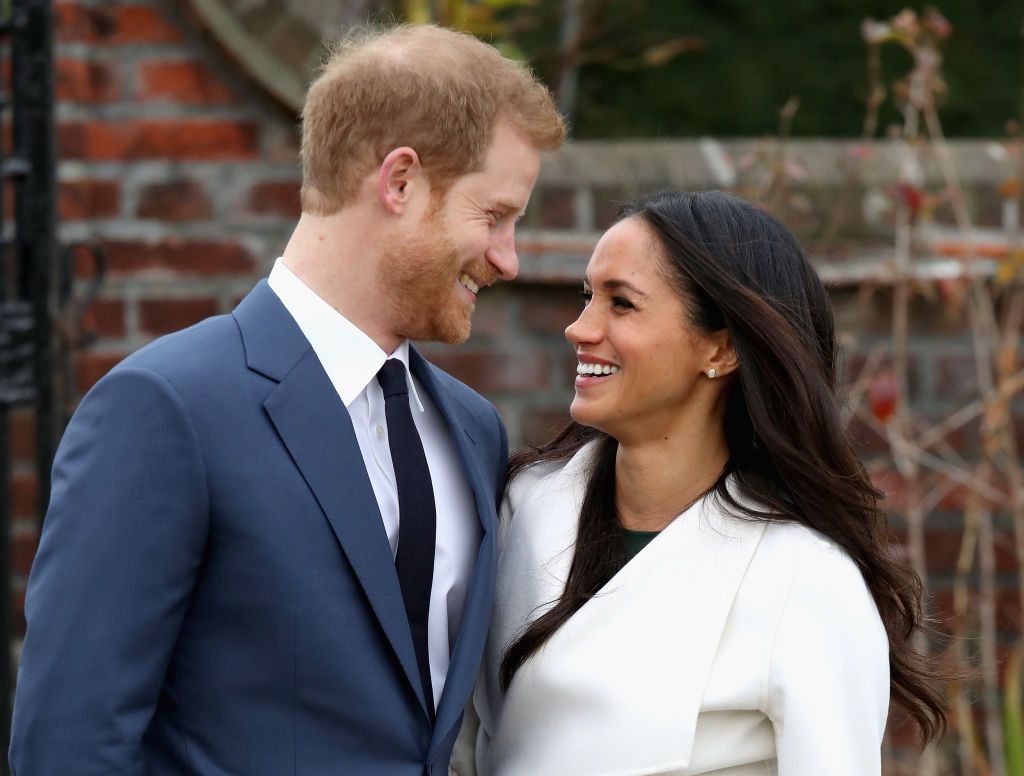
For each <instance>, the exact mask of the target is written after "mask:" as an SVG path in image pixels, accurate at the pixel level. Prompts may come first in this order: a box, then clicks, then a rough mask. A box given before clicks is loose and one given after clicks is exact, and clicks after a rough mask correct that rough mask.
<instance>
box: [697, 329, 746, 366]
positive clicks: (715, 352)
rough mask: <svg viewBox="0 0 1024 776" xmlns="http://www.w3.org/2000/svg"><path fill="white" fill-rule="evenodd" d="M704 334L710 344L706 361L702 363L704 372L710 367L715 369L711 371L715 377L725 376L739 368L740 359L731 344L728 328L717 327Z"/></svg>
mask: <svg viewBox="0 0 1024 776" xmlns="http://www.w3.org/2000/svg"><path fill="white" fill-rule="evenodd" d="M706 336H707V339H708V344H709V346H710V348H709V350H710V354H709V356H708V358H707V363H706V364H705V365H704V372H705V374H706V373H707V372H708V370H711V369H714V370H715V371H714V372H713V374H714V375H715V377H725V375H728V374H732V373H733V372H735V371H736V370H737V369H738V368H739V365H740V360H739V358H738V357H737V356H736V350H735V349H734V348H733V346H732V338H731V337H730V336H729V330H728V329H719V330H718V331H716V332H712V333H711V334H709V335H706Z"/></svg>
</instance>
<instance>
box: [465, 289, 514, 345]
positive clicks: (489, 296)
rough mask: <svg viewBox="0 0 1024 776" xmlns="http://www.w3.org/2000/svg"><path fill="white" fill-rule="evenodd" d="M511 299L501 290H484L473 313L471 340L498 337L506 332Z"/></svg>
mask: <svg viewBox="0 0 1024 776" xmlns="http://www.w3.org/2000/svg"><path fill="white" fill-rule="evenodd" d="M511 301H512V300H511V298H510V297H509V296H508V295H506V294H505V293H503V291H502V289H501V288H500V287H499V288H498V289H485V290H484V291H483V292H481V296H480V298H479V299H477V302H476V309H475V310H474V311H473V339H474V341H476V340H479V339H487V338H492V337H499V336H501V335H502V334H505V333H506V332H507V331H508V326H509V314H508V306H509V304H510V303H511Z"/></svg>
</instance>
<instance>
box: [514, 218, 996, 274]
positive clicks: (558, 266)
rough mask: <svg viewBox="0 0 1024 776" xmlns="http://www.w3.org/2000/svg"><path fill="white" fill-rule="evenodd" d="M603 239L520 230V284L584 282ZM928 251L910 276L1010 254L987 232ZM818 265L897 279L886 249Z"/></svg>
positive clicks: (959, 270)
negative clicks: (594, 254) (967, 242)
mask: <svg viewBox="0 0 1024 776" xmlns="http://www.w3.org/2000/svg"><path fill="white" fill-rule="evenodd" d="M599 237H600V233H599V232H589V233H581V232H563V233H558V232H536V231H526V230H523V231H521V232H520V234H519V237H518V239H517V241H516V249H517V252H518V254H519V276H518V280H519V281H521V282H526V283H548V284H556V285H576V284H578V283H580V282H581V281H582V279H583V274H584V272H585V270H586V266H587V262H588V261H589V259H590V254H591V253H592V252H593V250H594V246H595V245H596V244H597V241H598V239H599ZM930 247H931V249H930V250H929V251H928V252H927V253H921V254H919V255H916V256H915V257H914V259H913V262H912V263H911V267H910V270H909V272H908V273H907V276H908V277H909V278H912V279H914V280H946V279H957V278H967V277H973V276H981V277H985V278H988V277H992V276H994V274H995V272H996V271H997V269H998V267H999V262H1000V261H1001V260H1002V259H1004V258H1005V257H1006V256H1007V255H1008V253H1009V251H1010V249H1009V247H1008V246H1007V245H1006V243H1005V242H1003V241H1001V240H1000V239H999V236H998V235H997V234H993V233H991V232H988V231H985V232H981V233H979V235H978V236H977V238H976V240H975V242H974V243H973V246H972V247H968V245H967V244H966V243H965V242H964V241H962V240H957V239H956V238H954V237H952V236H948V237H944V238H943V239H937V240H933V241H932V243H931V246H930ZM968 256H970V258H968ZM814 264H815V267H816V269H817V270H818V274H819V275H820V276H821V279H822V280H823V281H825V282H826V283H828V284H830V285H838V286H843V285H857V284H860V283H865V282H876V283H882V284H889V283H892V282H894V281H895V280H896V279H897V277H898V274H897V272H896V267H895V263H894V257H893V254H892V253H891V252H887V251H884V250H875V251H871V252H860V253H856V254H851V255H849V256H845V257H843V258H835V257H829V258H822V259H818V260H815V261H814Z"/></svg>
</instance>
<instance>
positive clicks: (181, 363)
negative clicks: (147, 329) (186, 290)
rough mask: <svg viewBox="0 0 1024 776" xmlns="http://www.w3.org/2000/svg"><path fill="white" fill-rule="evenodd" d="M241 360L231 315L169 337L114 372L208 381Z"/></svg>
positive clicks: (201, 323) (202, 322)
mask: <svg viewBox="0 0 1024 776" xmlns="http://www.w3.org/2000/svg"><path fill="white" fill-rule="evenodd" d="M232 356H237V357H241V358H242V359H243V362H244V351H243V349H242V343H241V338H240V336H239V333H238V326H237V324H236V323H235V321H234V319H233V318H232V316H231V315H216V316H213V317H212V318H207V319H206V320H203V321H200V322H199V323H197V324H195V325H193V326H190V327H188V328H187V329H182V330H181V331H177V332H174V333H173V334H167V335H164V336H163V337H159V338H158V339H155V340H153V341H152V342H150V343H149V344H147V345H145V346H144V347H142V348H140V349H139V350H137V351H135V352H134V353H132V354H131V355H130V356H128V357H127V358H126V359H124V360H123V361H121V362H120V363H119V364H118V365H117V366H116V367H114V370H113V371H115V372H116V371H118V370H124V369H140V370H145V371H150V372H155V373H157V374H159V375H161V376H163V377H165V378H167V379H169V380H171V381H172V382H175V381H177V380H178V379H183V378H187V377H188V376H195V377H203V376H205V377H207V378H208V377H209V375H210V374H211V372H219V371H222V370H223V369H224V368H225V367H228V366H229V365H230V364H232V363H233V362H234V361H235V360H237V358H232Z"/></svg>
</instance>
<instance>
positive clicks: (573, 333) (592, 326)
mask: <svg viewBox="0 0 1024 776" xmlns="http://www.w3.org/2000/svg"><path fill="white" fill-rule="evenodd" d="M595 317H596V316H595V315H593V314H591V312H590V308H589V307H584V308H583V312H581V313H580V317H579V318H577V319H576V320H575V321H573V322H572V323H570V324H569V325H568V326H566V327H565V338H566V339H567V340H569V342H570V343H572V345H573V346H576V345H583V344H592V343H594V342H597V341H599V340H600V339H601V333H600V329H601V327H600V324H599V322H598V321H596V320H594V319H595Z"/></svg>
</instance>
